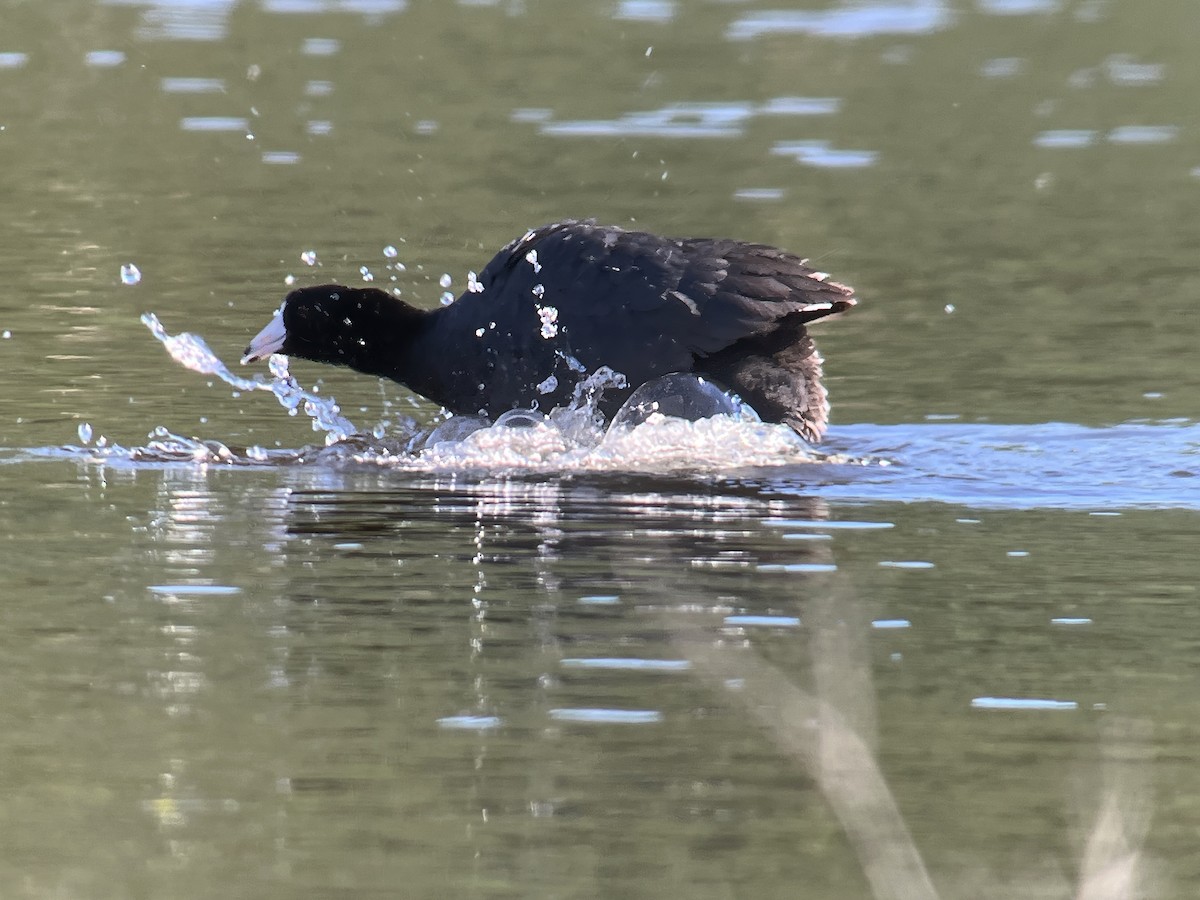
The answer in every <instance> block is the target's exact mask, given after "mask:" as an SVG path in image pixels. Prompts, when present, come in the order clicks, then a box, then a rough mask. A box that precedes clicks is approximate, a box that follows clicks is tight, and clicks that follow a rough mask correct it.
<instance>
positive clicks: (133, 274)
mask: <svg viewBox="0 0 1200 900" xmlns="http://www.w3.org/2000/svg"><path fill="white" fill-rule="evenodd" d="M141 280H142V271H141V269H139V268H138V267H137V266H135V265H134V264H133V263H122V265H121V283H122V284H137V283H138V282H139V281H141Z"/></svg>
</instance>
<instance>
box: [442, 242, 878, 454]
mask: <svg viewBox="0 0 1200 900" xmlns="http://www.w3.org/2000/svg"><path fill="white" fill-rule="evenodd" d="M472 287H473V289H472V290H468V292H467V293H465V294H463V296H462V297H460V298H459V299H458V300H457V301H455V303H454V304H452V305H451V306H450V307H448V308H447V309H446V310H445V311H444V312H445V319H446V327H447V328H453V329H455V330H456V331H458V332H459V333H462V331H463V330H464V329H466V330H468V331H469V333H472V334H475V335H476V337H477V342H478V343H477V345H476V346H475V347H473V348H471V352H470V353H469V354H468V355H469V356H470V357H471V359H469V360H465V361H464V363H463V366H462V368H463V370H464V372H468V371H469V372H472V373H477V372H478V371H479V364H480V363H483V365H484V367H485V368H486V369H487V370H488V372H489V374H490V376H491V377H490V379H489V382H488V383H487V384H486V385H483V383H482V382H480V386H478V387H476V388H474V390H475V391H477V393H478V397H477V398H476V397H471V398H470V399H469V401H468V403H467V404H466V405H465V407H464V409H463V410H462V411H471V412H474V411H476V407H477V408H478V409H486V410H487V411H488V412H489V414H492V415H496V414H499V413H500V412H503V411H505V410H507V409H510V408H512V407H514V406H529V405H532V401H534V400H536V401H539V403H540V405H541V406H542V408H549V406H551V405H561V404H562V403H564V402H566V401H568V400H569V399H570V397H571V393H572V390H573V387H574V384H575V382H576V381H577V380H578V378H579V375H580V374H581V372H592V371H594V370H595V369H597V368H599V367H600V366H608V367H610V368H612V369H613V370H615V371H617V372H620V373H622V374H623V375H625V376H626V378H627V380H628V382H629V386H630V388H634V387H637V386H638V385H639V384H642V383H644V382H645V381H647V380H649V379H652V378H656V377H659V376H661V375H666V374H668V373H671V372H689V371H703V370H704V360H706V359H707V358H709V357H721V355H722V354H724V357H730V356H731V355H732V356H734V357H736V356H737V345H738V344H739V342H747V341H749V342H750V343H751V344H754V343H756V342H757V343H759V344H761V343H762V342H763V341H764V340H766V341H768V343H769V338H770V336H771V335H772V334H774V333H776V332H781V331H782V332H786V334H787V335H788V340H790V341H791V342H793V343H794V342H797V341H800V340H802V339H803V337H804V328H803V325H804V323H806V322H809V321H812V320H814V319H817V318H821V317H823V316H827V315H830V314H832V313H835V312H840V311H842V310H844V309H847V308H849V307H850V306H852V305H854V302H855V301H854V299H853V296H852V292H851V290H850V289H849V288H847V287H845V286H844V285H841V284H838V283H837V282H833V281H830V280H829V279H828V278H827V277H826V276H824V275H823V274H822V273H819V272H817V271H816V270H815V269H812V268H810V267H809V266H808V265H807V264H806V263H805V262H804V261H803V260H801V259H799V258H798V257H796V256H793V255H791V254H789V253H786V252H785V251H782V250H779V249H777V248H774V247H770V246H766V245H762V244H749V243H742V242H739V241H732V240H712V239H696V238H687V239H676V238H666V237H660V236H658V235H654V234H649V233H646V232H638V231H626V230H624V229H620V228H616V227H611V226H598V225H594V224H592V223H589V222H575V221H565V222H559V223H555V224H552V225H547V226H544V227H542V228H539V229H537V230H535V231H530V232H527V233H526V234H525V235H524V236H523V237H521V238H519V239H518V240H516V241H513V242H512V243H510V244H509V245H507V246H506V247H504V248H503V249H502V250H501V251H500V252H499V253H498V254H497V255H496V256H495V258H493V259H492V261H491V262H489V263H488V265H487V266H486V267H485V268H484V270H483V272H482V273H480V275H479V277H478V279H477V280H476V283H475V284H474V285H473V286H472ZM810 344H811V342H810ZM726 368H729V367H728V366H726ZM817 375H818V376H819V369H818V372H817ZM534 386H537V387H536V388H535V387H534ZM726 387H731V388H733V389H735V390H737V389H739V385H737V384H726ZM531 388H532V391H531ZM463 391H464V393H472V386H471V385H467V384H465V383H464V384H463ZM607 399H608V401H609V405H610V406H611V405H614V404H619V402H620V401H621V400H622V399H623V396H621V394H620V392H617V393H616V394H614V395H612V396H610V397H609V398H607ZM746 399H748V400H750V402H751V403H752V404H753V403H754V400H753V399H752V398H750V397H747V398H746ZM485 400H486V401H487V402H486V403H485V402H484V401H485ZM759 411H760V413H763V412H764V411H763V410H759ZM764 414H766V413H764ZM793 427H795V426H793ZM798 430H799V429H798ZM807 436H809V437H812V436H813V435H811V434H810V435H807Z"/></svg>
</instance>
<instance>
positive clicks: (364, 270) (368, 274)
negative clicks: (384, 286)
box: [358, 266, 375, 281]
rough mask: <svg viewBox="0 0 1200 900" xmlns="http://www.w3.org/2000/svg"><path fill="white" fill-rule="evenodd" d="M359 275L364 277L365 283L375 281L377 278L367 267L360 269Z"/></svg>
mask: <svg viewBox="0 0 1200 900" xmlns="http://www.w3.org/2000/svg"><path fill="white" fill-rule="evenodd" d="M358 274H359V275H361V276H362V280H363V281H374V280H375V276H374V275H372V274H371V270H370V269H368V268H367V267H366V266H359V267H358Z"/></svg>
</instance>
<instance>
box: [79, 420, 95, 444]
mask: <svg viewBox="0 0 1200 900" xmlns="http://www.w3.org/2000/svg"><path fill="white" fill-rule="evenodd" d="M91 439H92V426H91V425H90V424H88V423H87V422H80V423H79V440H80V442H81V443H84V444H87V443H89V442H90V441H91Z"/></svg>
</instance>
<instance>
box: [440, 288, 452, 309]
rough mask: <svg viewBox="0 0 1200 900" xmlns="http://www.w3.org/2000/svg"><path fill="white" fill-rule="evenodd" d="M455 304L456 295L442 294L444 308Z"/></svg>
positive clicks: (447, 292)
mask: <svg viewBox="0 0 1200 900" xmlns="http://www.w3.org/2000/svg"><path fill="white" fill-rule="evenodd" d="M453 302H454V295H453V294H452V293H450V292H449V291H446V292H445V293H443V294H442V306H449V305H450V304H451V303H453Z"/></svg>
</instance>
